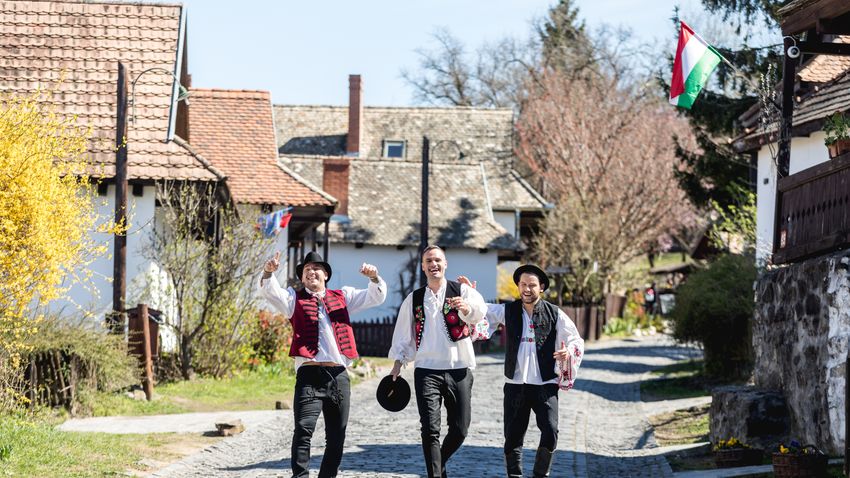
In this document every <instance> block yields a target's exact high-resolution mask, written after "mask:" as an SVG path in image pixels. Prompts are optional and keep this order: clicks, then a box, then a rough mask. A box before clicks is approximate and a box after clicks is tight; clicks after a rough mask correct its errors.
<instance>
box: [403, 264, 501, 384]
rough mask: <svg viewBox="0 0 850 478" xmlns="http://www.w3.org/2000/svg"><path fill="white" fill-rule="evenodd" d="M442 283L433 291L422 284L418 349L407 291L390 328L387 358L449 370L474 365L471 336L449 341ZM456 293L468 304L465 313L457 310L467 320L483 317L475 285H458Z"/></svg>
mask: <svg viewBox="0 0 850 478" xmlns="http://www.w3.org/2000/svg"><path fill="white" fill-rule="evenodd" d="M446 284H447V282H446V281H445V280H443V284H442V285H441V286H440V290H439V291H437V293H434V291H432V290H431V288H430V287H426V288H425V298H424V300H423V302H424V303H423V306H424V309H425V311H424V312H425V330H424V331H423V332H422V340H421V342H420V344H419V350H416V332H415V331H414V324H413V320H414V319H413V294H412V293H411V294H408V296H407V298H405V299H404V302H402V304H401V308H399V311H398V320H397V321H396V324H395V331H394V332H393V343H392V347H391V348H390V353H389V358H391V359H395V360H400V361H401V362H403V363H407V362H410V361H411V360H412V361H414V362H415V367H416V368H428V369H434V370H449V369H460V368H471V369H474V368H475V353H474V352H473V350H472V340H471V339H470V338H469V337H466V338H463V339H461V340H458V341H457V342H452V341H451V340H450V339H449V336H448V334H447V333H446V328H445V323H444V320H445V319H444V317H443V303H444V302H445V300H446ZM460 296H461V297H463V299H464V300H465V301H466V303H467V304H469V307H470V309H471V310H470V312H469V315H466V316H464V315H463V314H460V313H459V314H458V315H459V316H460V319H461V320H463V321H464V322H466V323H467V324H470V325H474V324H477V323H478V322H480V321H481V320H483V319H484V315H485V314H486V313H487V304H486V303H485V302H484V298H483V297H481V294H480V293H478V291H476V290H475V289H473V288H471V287H467V286H466V284H461V286H460Z"/></svg>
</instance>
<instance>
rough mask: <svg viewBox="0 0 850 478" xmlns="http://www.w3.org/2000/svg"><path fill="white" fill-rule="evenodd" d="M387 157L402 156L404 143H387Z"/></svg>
mask: <svg viewBox="0 0 850 478" xmlns="http://www.w3.org/2000/svg"><path fill="white" fill-rule="evenodd" d="M387 157H388V158H402V157H404V143H387Z"/></svg>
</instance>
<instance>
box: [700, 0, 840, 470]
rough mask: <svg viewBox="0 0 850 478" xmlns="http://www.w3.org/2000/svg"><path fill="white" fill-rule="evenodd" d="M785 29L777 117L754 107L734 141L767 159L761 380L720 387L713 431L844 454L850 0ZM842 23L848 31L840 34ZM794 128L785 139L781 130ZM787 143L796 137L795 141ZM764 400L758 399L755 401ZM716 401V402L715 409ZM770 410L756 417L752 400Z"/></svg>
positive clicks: (763, 173)
mask: <svg viewBox="0 0 850 478" xmlns="http://www.w3.org/2000/svg"><path fill="white" fill-rule="evenodd" d="M779 15H780V17H781V26H782V34H783V35H785V46H784V49H785V55H784V67H783V81H782V90H781V91H782V93H781V95H780V97H779V99H778V102H779V104H780V105H781V111H780V112H778V113H775V114H770V117H771V118H774V119H777V120H778V121H777V123H778V124H773V125H771V126H769V127H767V128H760V127H759V119H760V118H762V117H764V115H766V114H768V113H766V112H765V111H763V110H762V109H760V108H759V107H754V108H753V109H751V110H750V111H748V112H747V113H745V114H744V115H743V116H742V117H741V118H740V121H741V124H742V126H743V128H744V129H743V134H742V135H741V136H740V137H739V138H737V139H736V140H735V141H734V143H733V146H734V148H735V149H736V150H737V151H738V152H741V153H750V154H751V155H752V157H753V160H754V162H757V164H758V177H757V182H758V191H757V194H758V199H757V201H758V203H757V206H758V211H757V234H758V251H757V255H758V262H759V264H760V265H762V266H765V265H767V266H768V268H767V270H765V271H764V272H763V273H762V274H761V275H760V277H759V278H758V280H757V282H756V284H755V298H756V311H755V317H754V321H753V330H752V335H753V347H754V351H755V370H754V380H755V386H756V387H755V390H745V391H741V390H737V391H735V392H734V393H732V394H729V393H724V394H721V395H722V396H718V395H717V394H715V397H714V399H715V401H717V402H718V404H717V406H718V410H719V409H721V408H722V407H723V406H724V405H727V406H730V408H732V409H733V410H731V411H724V412H723V413H722V414H721V415H722V416H721V417H720V418H716V417H712V430H711V434H712V436H711V438H712V440H716V439H718V438H719V437H722V436H727V437H728V436H736V437H742V439H743V437H747V439H749V440H750V441H751V442H752V441H753V440H752V439H753V438H758V436H757V435H764V434H765V433H773V434H783V433H784V434H785V438H786V439H787V438H788V437H789V436H791V437H794V438H796V439H799V440H800V441H801V442H802V443H812V444H815V445H816V446H818V447H820V448H821V449H823V450H824V451H826V452H827V453H832V454H844V451H845V444H846V437H847V426H848V424H850V422H848V421H847V420H846V415H845V411H846V408H845V407H846V398H847V386H848V384H850V382H848V380H847V377H848V376H847V373H848V370H850V369H848V368H847V356H848V344H849V343H850V274H848V270H850V221H848V217H850V202H848V184H850V153H844V154H841V155H838V156H836V157H832V158H830V155H829V154H828V153H827V147H826V146H825V145H824V139H825V134H824V131H823V130H824V124H825V120H826V119H827V117H828V116H831V115H833V114H834V113H844V112H847V111H848V109H850V56H849V55H850V44H848V42H847V38H848V37H847V36H846V35H850V4H848V3H847V2H845V1H834V0H818V1H811V0H795V1H792V2H790V3H789V4H787V5H786V6H784V7H782V8H781V9H780V10H779ZM842 35H845V36H842ZM783 130H784V131H787V132H788V139H787V143H784V142H783V138H782V136H781V135H780V134H779V132H780V131H783ZM786 144H787V147H786ZM753 402H758V403H753ZM714 407H715V404H714V403H713V404H712V409H713V410H714ZM756 410H757V411H759V412H761V413H762V415H761V416H760V417H758V419H757V420H754V419H753V416H752V415H751V414H752V413H753V411H756Z"/></svg>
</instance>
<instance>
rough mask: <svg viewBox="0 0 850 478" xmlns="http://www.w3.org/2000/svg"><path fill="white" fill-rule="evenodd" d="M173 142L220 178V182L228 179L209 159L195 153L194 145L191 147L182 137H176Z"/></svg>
mask: <svg viewBox="0 0 850 478" xmlns="http://www.w3.org/2000/svg"><path fill="white" fill-rule="evenodd" d="M171 141H172V142H174V144H176V145H178V146H180V147H181V148H183V149H185V150H186V151H188V152H189V154H191V155H192V156H194V157H195V159H197V160H198V161H200V162H201V164H202V165H204V167H205V168H207V169H208V170H209V171H210V172H211V173H213V174H215V175H216V176H217V177H218V179H219V180H225V179H227V175H226V174H224V173H223V172H222V171H220V170H219V169H218V168H216V167H215V166H213V165H212V163H211V162H210V161H209V160H208V159H206V158H204V157H203V156H201V153H199V152H197V151H195V149H194V148H192V145H190V144H189V143H188V142H186V140H185V139H183V138H181V137H180V136H177V135H174V139H172V140H171Z"/></svg>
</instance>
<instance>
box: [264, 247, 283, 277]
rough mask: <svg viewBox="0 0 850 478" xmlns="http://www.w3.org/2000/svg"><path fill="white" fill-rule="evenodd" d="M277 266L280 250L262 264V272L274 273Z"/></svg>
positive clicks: (278, 264)
mask: <svg viewBox="0 0 850 478" xmlns="http://www.w3.org/2000/svg"><path fill="white" fill-rule="evenodd" d="M278 267H280V251H277V252H275V253H274V257H272V258H271V259H269V260H267V261H266V263H265V264H264V265H263V272H266V273H269V274H274V273H275V272H277V269H278Z"/></svg>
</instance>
